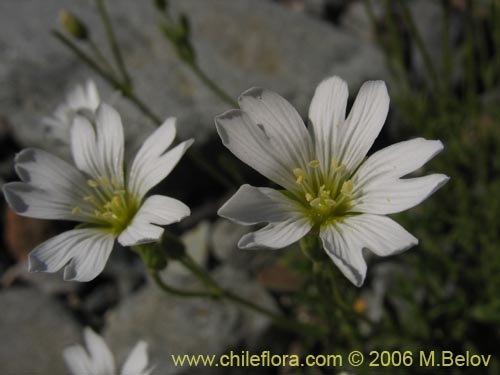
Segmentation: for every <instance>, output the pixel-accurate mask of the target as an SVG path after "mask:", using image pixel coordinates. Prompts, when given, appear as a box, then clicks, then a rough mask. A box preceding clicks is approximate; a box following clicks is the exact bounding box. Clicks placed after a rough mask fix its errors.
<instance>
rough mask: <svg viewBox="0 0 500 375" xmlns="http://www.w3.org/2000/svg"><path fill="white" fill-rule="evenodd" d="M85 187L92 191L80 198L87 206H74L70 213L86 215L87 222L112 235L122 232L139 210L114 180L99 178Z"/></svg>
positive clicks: (88, 181) (134, 200)
mask: <svg viewBox="0 0 500 375" xmlns="http://www.w3.org/2000/svg"><path fill="white" fill-rule="evenodd" d="M87 185H88V186H89V187H90V188H91V189H92V190H91V191H92V192H91V194H89V195H85V196H84V197H82V199H83V200H84V201H85V202H87V204H86V205H82V206H75V207H73V209H72V211H71V212H72V213H73V214H74V215H77V214H80V213H81V214H84V215H86V216H87V218H88V220H89V221H91V222H92V223H95V224H98V225H100V226H103V227H105V228H107V229H109V230H110V231H111V232H112V233H114V234H118V233H120V232H122V231H123V230H124V229H125V228H126V227H127V226H128V225H129V223H130V221H131V220H132V219H133V217H134V215H135V214H136V213H137V210H138V209H139V203H138V202H137V200H136V199H135V198H134V197H132V196H131V195H130V194H129V193H128V192H127V190H126V189H125V188H124V186H121V185H120V183H119V182H118V181H117V180H116V179H114V178H112V179H111V181H109V180H108V179H106V178H105V177H102V176H100V177H99V178H97V180H93V179H89V180H87ZM89 205H90V206H91V207H92V209H90V208H89ZM83 207H85V208H83Z"/></svg>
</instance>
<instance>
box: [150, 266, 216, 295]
mask: <svg viewBox="0 0 500 375" xmlns="http://www.w3.org/2000/svg"><path fill="white" fill-rule="evenodd" d="M149 274H150V275H151V278H152V279H153V280H154V282H155V283H156V285H157V286H158V287H159V288H160V289H161V290H163V291H164V292H166V293H168V294H172V295H174V296H178V297H213V295H212V293H210V292H202V291H188V290H182V289H178V288H174V287H172V286H170V285H168V284H167V283H165V281H164V280H163V279H162V278H161V276H160V274H159V272H158V271H157V270H150V271H149Z"/></svg>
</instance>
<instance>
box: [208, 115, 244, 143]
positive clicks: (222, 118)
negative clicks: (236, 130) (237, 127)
mask: <svg viewBox="0 0 500 375" xmlns="http://www.w3.org/2000/svg"><path fill="white" fill-rule="evenodd" d="M243 114H244V112H243V111H242V110H241V109H230V110H228V111H226V112H224V113H222V114H220V115H218V116H216V117H215V128H216V129H217V133H218V134H219V136H220V138H221V140H222V143H223V144H224V145H225V146H227V145H229V135H228V133H227V131H226V128H225V127H226V126H227V125H228V122H230V121H232V120H234V119H235V118H241V117H243Z"/></svg>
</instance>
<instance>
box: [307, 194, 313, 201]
mask: <svg viewBox="0 0 500 375" xmlns="http://www.w3.org/2000/svg"><path fill="white" fill-rule="evenodd" d="M312 200H313V196H312V195H311V193H306V201H308V202H310V201H312Z"/></svg>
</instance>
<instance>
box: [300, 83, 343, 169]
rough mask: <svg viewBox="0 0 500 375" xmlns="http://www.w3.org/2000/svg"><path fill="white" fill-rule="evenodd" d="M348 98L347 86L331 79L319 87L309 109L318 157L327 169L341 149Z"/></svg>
mask: <svg viewBox="0 0 500 375" xmlns="http://www.w3.org/2000/svg"><path fill="white" fill-rule="evenodd" d="M348 97H349V91H348V89H347V84H346V83H345V82H344V81H343V80H342V79H341V78H339V77H336V76H334V77H330V78H327V79H325V80H323V81H322V82H321V83H320V84H319V85H318V87H317V88H316V91H315V93H314V97H313V99H312V102H311V106H310V107H309V122H310V124H311V126H312V131H313V134H314V142H315V147H316V155H317V157H318V159H319V161H320V162H321V165H322V166H323V167H327V169H328V168H329V165H330V163H331V161H332V160H331V159H332V157H333V150H337V149H339V147H340V144H339V140H340V139H339V138H340V131H339V127H340V126H341V125H342V124H343V122H344V120H345V111H346V107H347V99H348Z"/></svg>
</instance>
